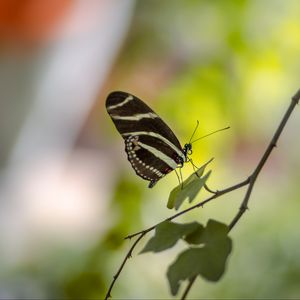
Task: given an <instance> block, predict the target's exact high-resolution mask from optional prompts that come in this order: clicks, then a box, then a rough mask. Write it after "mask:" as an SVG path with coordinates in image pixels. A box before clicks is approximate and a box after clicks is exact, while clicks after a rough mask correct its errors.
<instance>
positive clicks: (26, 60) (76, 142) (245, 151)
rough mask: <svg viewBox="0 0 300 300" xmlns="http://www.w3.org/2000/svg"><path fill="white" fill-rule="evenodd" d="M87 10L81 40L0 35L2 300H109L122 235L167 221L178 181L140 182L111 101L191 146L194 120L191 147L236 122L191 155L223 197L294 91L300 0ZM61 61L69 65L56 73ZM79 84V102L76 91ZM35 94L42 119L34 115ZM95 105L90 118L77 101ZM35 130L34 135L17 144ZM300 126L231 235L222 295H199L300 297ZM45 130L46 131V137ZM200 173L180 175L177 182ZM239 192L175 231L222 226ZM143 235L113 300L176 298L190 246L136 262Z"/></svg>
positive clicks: (177, 0)
mask: <svg viewBox="0 0 300 300" xmlns="http://www.w3.org/2000/svg"><path fill="white" fill-rule="evenodd" d="M4 2H5V1H4ZM14 2H15V1H14ZM27 2H28V3H30V5H31V8H32V7H34V4H36V3H35V1H27ZM54 2H55V1H54ZM65 2H66V3H67V4H66V5H68V9H69V10H71V9H74V7H75V6H76V5H75V4H76V3H75V2H81V4H80V5H81V6H80V8H81V9H82V8H83V6H84V3H87V2H84V1H75V0H74V1H65ZM90 3H91V2H90ZM93 3H94V4H93V5H94V6H93V5H91V4H89V5H91V7H88V8H86V7H85V9H86V11H88V12H89V13H91V11H92V12H93V13H91V14H90V15H89V16H90V17H89V20H88V21H87V20H86V19H84V21H83V23H82V22H79V21H78V19H76V18H75V21H76V22H77V23H76V22H75V21H74V22H75V23H73V25H72V26H73V27H72V26H71V27H70V26H69V27H67V29H64V30H62V29H61V28H62V27H61V26H62V25H61V22H58V21H57V19H56V18H54V19H55V20H56V23H55V28H56V31H55V32H56V34H55V35H54V34H52V35H49V34H48V30H47V31H45V32H42V33H40V32H39V33H38V34H37V33H36V32H34V34H33V33H32V32H31V31H30V26H28V28H29V29H28V30H27V31H26V32H25V33H24V31H22V30H23V29H24V28H25V27H24V26H19V27H18V26H15V27H13V28H14V31H4V30H3V28H6V29H7V28H11V27H9V26H11V25H10V23H9V22H7V23H5V24H6V25H5V26H6V27H5V26H4V25H3V24H2V23H4V22H1V24H2V25H1V24H0V26H2V31H1V32H4V33H5V32H6V34H4V33H3V34H2V40H3V42H2V52H1V60H0V68H1V69H2V71H1V74H0V75H1V77H0V79H1V86H2V87H3V89H1V90H2V91H3V92H2V97H1V98H2V100H1V103H2V105H3V106H2V109H1V112H0V114H1V120H2V121H1V124H2V126H1V144H2V145H1V166H2V169H1V177H0V179H1V189H0V193H1V198H2V199H3V200H2V201H1V211H2V212H1V250H0V251H1V257H0V266H1V267H0V298H41V299H49V298H57V299H58V298H59V299H63V298H66V299H67V298H68V299H96V298H97V299H99V298H103V296H104V295H105V292H106V290H107V288H108V286H109V284H110V281H111V280H112V276H113V275H114V273H115V272H116V271H117V268H118V267H119V265H120V263H121V261H122V259H123V257H124V256H125V254H126V252H127V251H128V249H129V247H130V244H131V243H132V242H129V241H124V237H125V236H127V235H128V234H130V233H134V232H136V231H139V230H141V229H144V228H146V227H149V226H151V225H153V224H155V223H157V222H160V221H161V220H163V219H165V218H166V217H168V216H170V215H172V214H173V213H174V212H172V211H169V210H168V209H167V208H166V203H167V199H168V194H169V192H170V190H171V189H172V188H173V187H174V186H175V185H176V184H177V178H176V175H175V173H174V172H173V173H171V174H170V175H168V176H167V177H166V178H164V179H163V180H161V181H160V182H159V183H158V184H157V185H156V186H155V187H154V188H153V189H151V190H150V189H148V188H147V182H146V181H143V180H141V179H140V178H138V177H137V176H136V175H135V174H134V171H133V170H132V169H131V168H130V165H129V163H128V162H127V160H126V155H125V152H124V150H123V149H124V145H123V141H122V139H121V137H120V136H119V135H118V133H117V132H116V130H115V128H114V126H113V124H112V122H111V120H110V118H109V116H108V115H107V113H106V111H105V109H104V101H105V97H106V95H107V94H108V93H109V92H110V91H112V90H124V91H127V92H130V93H132V94H134V95H136V96H138V97H139V98H141V99H143V100H144V101H145V102H147V103H148V104H149V105H150V106H151V107H152V108H153V109H154V110H155V111H156V112H158V113H159V115H160V116H161V117H162V118H163V119H164V120H165V121H166V122H167V123H168V124H169V125H170V127H171V128H173V129H174V132H175V133H176V135H177V136H178V137H179V140H180V141H181V143H182V144H184V143H185V142H187V141H188V139H189V137H190V135H191V133H192V131H193V130H194V127H195V125H196V120H199V122H200V126H199V129H198V131H197V136H198V137H200V136H202V135H204V134H207V133H209V132H211V131H213V130H216V129H218V128H222V127H225V126H228V125H230V126H231V129H230V130H228V131H226V132H223V133H219V134H217V135H214V136H212V137H209V138H207V139H204V140H201V141H199V142H197V143H195V144H194V145H193V150H194V152H193V156H192V158H193V161H194V162H195V163H196V164H197V165H201V164H203V163H205V162H206V161H207V160H209V159H210V158H211V157H214V158H215V159H214V161H213V162H212V163H211V165H210V169H212V171H213V172H212V175H211V177H210V179H209V186H210V187H211V188H212V189H222V188H225V187H228V186H229V185H232V184H235V183H237V182H240V181H242V180H244V179H246V178H247V177H248V175H250V173H251V171H252V170H253V169H254V167H255V166H256V164H257V162H258V160H259V159H260V157H261V155H262V154H263V151H264V150H265V148H266V146H267V144H268V143H269V141H270V139H271V137H272V135H273V133H274V131H275V129H276V127H277V125H278V124H279V121H280V119H281V117H282V115H283V113H284V112H285V110H286V109H287V107H288V105H289V102H290V98H291V96H292V95H293V94H294V93H295V92H296V91H297V89H298V88H299V75H300V72H299V70H300V60H299V53H300V19H299V15H300V2H299V1H297V0H287V1H283V0H264V1H260V0H251V1H250V0H249V1H246V0H233V1H205V0H188V1H182V0H174V1H158V0H152V1H146V0H140V1H136V2H133V1H127V0H126V1H125V0H124V2H122V4H121V2H119V1H101V0H95V1H94V2H93ZM95 3H98V6H95ZM124 3H126V4H124ZM85 5H87V6H88V4H85ZM123 6H124V7H123ZM17 8H18V4H16V6H15V7H14V9H17ZM125 8H126V9H125ZM0 9H1V6H0ZM18 9H19V8H18ZM51 9H53V7H52V8H51ZM60 9H61V8H60ZM64 9H66V8H65V7H64ZM18 11H19V10H18ZM11 12H14V10H13V9H11ZM2 15H4V14H2ZM29 15H30V14H29ZM30 16H31V15H30ZM55 16H56V15H55ZM73 17H74V16H73ZM92 17H94V18H95V20H98V19H99V20H100V21H103V23H101V22H99V23H96V21H95V22H94V23H93V21H91V20H92ZM0 18H1V15H0ZM28 18H29V17H28ZM60 18H62V17H61V15H60ZM64 18H67V16H66V15H64ZM62 19H63V18H62ZM7 20H10V19H9V18H8V19H7ZM14 20H15V19H14ZM20 20H21V21H22V20H23V19H20ZM25 20H27V19H25ZM47 20H48V19H47ZM21 21H20V23H21V24H22V22H24V20H23V21H22V22H21ZM84 22H87V24H88V26H87V25H86V24H85V23H84ZM28 23H29V24H31V22H28ZM32 23H33V22H32ZM74 24H75V25H74ZM90 24H92V25H90ZM116 26H119V27H118V28H117V29H116V28H115V27H116ZM16 28H17V29H16ZM20 28H21V29H20ZM26 28H27V27H26ZM70 28H71V29H70ZM0 29H1V28H0ZM47 29H48V27H47ZM98 29H99V31H97V30H98ZM100 29H101V30H102V31H100ZM122 30H123V31H122ZM118 32H119V34H118ZM46 33H47V34H46ZM83 33H84V34H83ZM45 36H47V38H45ZM88 38H89V39H88ZM113 38H115V42H114V43H110V42H111V40H112V39H113ZM91 41H92V42H91ZM95 41H99V43H97V47H98V48H97V47H96V46H94V44H93V43H94V42H95ZM59 43H60V44H59ZM61 43H63V46H62V45H61ZM57 44H59V45H60V47H57ZM107 45H110V47H108V46H107ZM76 47H79V48H76ZM80 47H85V48H84V50H82V49H81V48H80ZM80 49H81V50H82V51H80ZM53 51H56V52H57V51H60V52H62V53H69V54H68V55H67V57H68V58H64V57H63V58H64V59H61V60H58V61H56V63H53ZM68 51H69V52H68ZM110 52H112V53H113V56H111V57H110V58H107V56H106V55H107V53H110ZM82 53H86V54H87V56H88V57H94V59H95V61H89V68H86V69H82V66H85V65H86V64H85V61H84V60H83V63H82V66H80V65H79V66H78V65H77V64H76V62H78V61H79V60H80V59H82V58H83V54H82ZM68 59H69V60H70V61H68V64H67V65H66V64H64V63H65V62H66V60H68ZM95 62H97V63H95ZM50 64H51V68H50V69H49V68H48V67H47V66H49V65H50ZM66 69H67V70H70V73H69V74H68V75H67V76H61V78H62V79H61V80H64V79H65V78H68V80H69V81H68V84H69V86H67V87H66V85H65V83H64V81H59V78H60V77H59V76H58V75H55V74H63V73H60V72H63V71H62V70H66ZM50 71H51V72H52V73H53V74H54V75H55V76H53V77H49V76H50V75H49V74H52V73H51V72H50ZM56 72H57V73H56ZM97 72H99V74H100V75H101V76H102V77H101V76H100V75H99V74H98V73H97ZM45 74H46V75H47V76H48V77H47V76H46V75H45ZM76 74H77V75H76ZM95 74H98V75H97V76H99V77H97V76H96V75H95ZM75 75H76V76H75ZM57 76H58V77H57ZM95 77H96V78H97V80H95V81H93V80H94V78H95ZM41 78H44V79H45V81H42V80H41ZM82 81H83V82H84V84H83V85H82V86H83V87H84V91H85V92H86V93H81V92H78V86H80V83H81V82H82ZM45 82H46V83H45ZM57 82H58V84H57ZM60 82H62V84H59V83H60ZM46 84H47V85H49V87H48V89H45V88H44V89H42V90H41V86H44V85H46ZM54 89H55V91H56V92H55V93H53V94H51V93H52V91H53V90H54ZM91 91H93V93H92V92H91ZM49 92H50V94H51V97H50V96H49ZM37 95H39V97H40V98H41V99H43V101H44V102H41V103H43V105H44V106H42V104H40V106H39V105H38V108H40V107H43V108H44V109H43V110H41V109H40V110H39V109H37V108H36V105H37V104H38V103H39V102H38V100H35V101H34V100H33V99H36V97H38V96H37ZM45 95H46V100H45V97H44V96H45ZM78 95H79V96H80V99H77V100H76V101H75V100H74V99H75V98H76V97H77V96H78ZM74 97H75V98H74ZM88 98H90V99H91V100H90V102H89V105H87V106H85V109H83V104H82V103H81V101H82V102H84V104H86V102H87V100H86V99H88ZM66 99H70V102H69V103H68V102H67V100H66ZM55 101H56V102H55ZM85 101H86V102H85ZM46 102H47V103H46ZM51 105H52V106H51ZM53 107H54V108H55V110H54V109H53V111H52V108H53ZM62 107H64V108H62ZM49 108H51V109H49ZM77 108H78V110H76V109H77ZM32 111H34V112H35V114H32ZM82 111H84V112H85V113H82ZM41 112H43V113H44V114H42V113H41ZM52 112H53V113H52ZM81 113H82V114H81ZM60 114H61V115H60ZM49 116H51V118H50V117H49ZM79 116H80V117H79ZM48 117H49V118H48ZM79 118H80V121H79ZM59 120H61V122H60V121H59ZM70 120H72V122H71V121H70ZM28 122H29V123H30V122H33V123H32V125H31V126H32V127H30V128H31V129H32V131H30V130H29V129H28V130H29V131H28V132H30V133H31V134H29V135H26V134H22V132H23V129H24V128H27V127H26V126H29V125H28ZM47 122H49V124H50V125H51V126H54V129H53V130H52V129H51V128H52V127H51V126H50V125H49V126H48V125H47V124H48V123H47ZM30 124H31V123H30ZM45 124H46V125H47V126H45ZM299 125H300V116H299V111H298V108H296V110H295V111H294V114H293V115H292V116H291V118H290V120H289V122H288V124H287V127H286V129H285V131H284V132H283V136H282V138H281V139H280V141H279V143H278V147H277V148H276V149H275V150H274V152H273V153H272V156H271V158H270V159H269V161H268V162H267V164H266V166H265V167H264V169H263V171H262V173H261V175H260V176H259V178H258V181H257V184H256V185H255V189H254V191H253V194H252V197H251V199H250V204H249V207H250V210H249V211H247V213H246V214H245V216H244V217H243V218H242V219H241V221H240V223H239V224H238V225H237V226H236V227H235V228H234V230H233V231H232V232H231V234H230V235H231V237H232V239H233V243H234V248H233V253H232V255H231V257H230V259H229V265H228V268H227V272H226V273H225V276H224V277H223V278H222V279H221V281H220V282H218V283H209V282H204V281H202V280H200V279H199V280H197V282H196V284H195V285H194V287H193V289H192V291H191V293H190V298H206V299H207V298H239V299H240V298H251V299H253V298H299V297H300V285H299V280H300V252H299V247H300V236H299V229H298V228H299V225H298V220H299V219H298V214H299V211H300V210H299V208H300V202H299V196H300V186H299V177H298V176H299V173H300V161H299V149H300V142H299V138H298V134H299V133H297V132H298V128H299ZM43 126H44V127H43ZM37 128H39V129H40V128H44V130H43V131H40V132H38V134H37V133H36V129H37ZM74 128H76V130H75V129H74ZM50 129H51V130H50ZM50 136H51V137H54V138H53V139H51V138H50ZM58 137H59V142H57V139H58ZM43 139H44V140H45V141H47V142H45V143H44V142H43V143H42V142H41V141H44V140H43ZM49 140H50V141H51V143H50V142H49ZM66 140H68V141H69V142H68V143H66ZM48 142H49V143H48ZM24 145H25V146H24ZM49 149H50V150H51V151H50V150H49ZM29 150H30V151H29ZM38 150H39V151H38ZM33 151H34V152H33ZM35 151H36V152H35ZM24 153H25V154H26V155H25V154H24ZM36 153H37V154H36ZM29 158H30V159H29ZM191 171H192V169H191V167H190V166H185V168H184V171H183V174H184V176H187V175H188V174H190V172H191ZM243 192H244V190H239V191H235V192H233V193H231V194H228V195H226V196H224V197H221V198H219V199H217V200H215V201H214V202H213V203H209V204H208V205H207V206H205V207H204V208H203V209H198V210H196V211H193V212H191V213H189V214H186V215H185V216H184V217H181V218H179V219H177V220H176V221H177V222H180V221H193V220H197V221H198V222H200V223H206V221H207V220H208V219H209V218H214V219H217V220H219V221H222V222H224V223H227V224H228V223H229V222H230V221H231V219H232V218H233V217H234V215H235V213H236V212H237V210H238V208H239V205H240V202H241V200H242V197H243ZM205 196H206V195H205V193H203V194H202V196H200V197H199V200H201V199H204V197H205ZM185 207H187V206H185ZM150 236H151V235H149V236H148V237H146V238H145V239H144V241H143V242H141V244H140V246H139V247H138V249H137V250H136V251H135V253H134V254H135V255H134V256H133V259H132V260H130V261H129V262H128V264H127V265H126V266H125V269H124V271H123V272H122V273H121V276H120V278H119V279H118V281H117V283H116V285H115V288H114V290H113V292H112V295H113V298H115V299H124V298H126V299H129V298H136V299H143V298H148V299H149V298H156V299H162V298H171V296H170V293H169V288H168V285H167V279H166V275H165V273H166V269H167V267H168V265H169V264H170V263H171V262H172V261H174V259H175V257H176V255H177V253H179V251H180V249H182V247H183V244H180V245H177V246H176V248H175V249H172V250H169V251H166V252H163V253H161V254H159V255H153V254H144V255H137V254H138V252H139V249H142V247H143V245H144V243H145V241H146V240H147V239H148V238H149V237H150ZM181 293H182V291H181Z"/></svg>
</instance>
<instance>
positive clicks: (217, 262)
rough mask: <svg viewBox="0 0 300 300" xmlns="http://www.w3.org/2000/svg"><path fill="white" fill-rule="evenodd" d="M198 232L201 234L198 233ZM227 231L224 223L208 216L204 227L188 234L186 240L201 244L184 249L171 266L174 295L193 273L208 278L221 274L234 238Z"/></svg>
mask: <svg viewBox="0 0 300 300" xmlns="http://www.w3.org/2000/svg"><path fill="white" fill-rule="evenodd" d="M197 232H198V233H200V234H198V235H197ZM227 234H228V227H227V226H226V225H225V224H222V223H220V222H218V221H214V220H209V221H208V223H207V226H206V227H205V229H204V230H202V231H201V230H199V229H198V230H197V231H194V232H193V233H191V234H190V235H188V236H186V240H187V241H189V242H193V243H197V244H202V246H201V247H194V248H189V249H187V250H185V251H184V252H182V253H181V254H179V256H178V257H177V259H176V260H175V262H173V264H172V265H171V266H170V267H169V269H168V272H167V277H168V280H169V284H170V288H171V293H172V295H176V294H177V292H178V290H179V287H180V283H181V281H183V280H190V279H191V278H193V277H194V276H198V275H200V276H202V277H203V278H205V279H207V280H209V281H218V280H219V279H220V278H221V276H222V275H223V274H224V271H225V266H226V261H227V258H228V256H229V254H230V252H231V249H232V241H231V239H230V238H229V237H228V235H227Z"/></svg>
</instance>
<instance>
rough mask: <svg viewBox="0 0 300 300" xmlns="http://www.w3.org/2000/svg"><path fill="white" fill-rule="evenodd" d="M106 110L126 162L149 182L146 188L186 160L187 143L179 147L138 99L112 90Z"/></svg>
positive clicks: (188, 147) (175, 140)
mask: <svg viewBox="0 0 300 300" xmlns="http://www.w3.org/2000/svg"><path fill="white" fill-rule="evenodd" d="M106 109H107V112H108V114H109V115H110V117H111V119H112V121H113V122H114V124H115V126H116V128H117V130H118V131H119V132H120V134H121V135H122V137H123V139H124V142H125V151H126V153H127V157H128V160H129V162H130V163H131V165H132V167H133V169H134V170H135V172H136V174H137V175H138V176H140V177H142V178H143V179H145V180H148V181H150V183H149V186H148V187H149V188H152V187H153V186H154V185H155V183H156V182H157V181H158V180H160V179H161V178H162V177H164V176H165V175H167V174H168V173H170V172H171V171H173V170H174V169H176V168H177V167H182V166H183V164H184V162H186V161H187V160H188V158H187V155H188V154H190V153H191V149H192V145H191V143H188V144H185V145H184V147H181V145H180V143H179V141H178V139H177V137H176V136H175V134H174V133H173V131H172V130H171V129H170V127H169V126H168V125H167V124H166V123H165V122H164V121H163V120H162V119H161V118H160V117H159V116H158V115H157V114H156V113H155V112H154V111H153V110H152V109H151V108H150V107H149V106H148V105H146V104H145V103H144V102H143V101H142V100H140V99H139V98H137V97H135V96H133V95H131V94H128V93H125V92H112V93H110V94H109V95H108V97H107V99H106Z"/></svg>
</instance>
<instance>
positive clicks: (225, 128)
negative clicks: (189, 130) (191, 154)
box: [190, 126, 230, 144]
mask: <svg viewBox="0 0 300 300" xmlns="http://www.w3.org/2000/svg"><path fill="white" fill-rule="evenodd" d="M229 128H230V126H227V127H224V128H222V129H218V130H216V131H213V132H211V133H209V134H206V135H204V136H201V137H200V138H198V139H196V140H194V141H192V142H190V143H191V144H193V143H195V142H196V141H199V140H201V139H203V138H205V137H208V136H210V135H213V134H215V133H217V132H220V131H223V130H227V129H229Z"/></svg>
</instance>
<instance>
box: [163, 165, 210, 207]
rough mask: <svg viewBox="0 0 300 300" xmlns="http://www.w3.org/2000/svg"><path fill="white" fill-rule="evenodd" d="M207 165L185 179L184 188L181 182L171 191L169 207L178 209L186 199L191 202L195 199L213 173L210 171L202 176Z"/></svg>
mask: <svg viewBox="0 0 300 300" xmlns="http://www.w3.org/2000/svg"><path fill="white" fill-rule="evenodd" d="M206 166H207V164H205V165H203V166H202V167H201V168H199V169H198V170H197V171H196V172H194V173H193V174H192V175H190V176H189V177H188V178H187V179H186V180H185V181H183V188H182V185H181V184H179V185H178V186H176V187H175V188H174V189H173V190H172V191H171V193H170V195H169V199H168V204H167V207H168V208H169V209H172V208H174V207H175V209H176V210H178V208H179V207H180V206H181V204H182V203H183V202H184V200H185V199H187V198H188V199H189V202H190V203H191V202H192V201H193V200H194V199H195V197H196V196H197V195H198V193H199V192H200V190H201V189H202V187H203V186H204V184H205V182H206V181H207V179H208V177H209V175H210V173H211V171H208V172H207V173H206V174H205V175H204V176H202V175H203V172H204V170H205V167H206ZM201 176H202V177H201Z"/></svg>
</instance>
